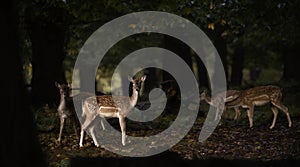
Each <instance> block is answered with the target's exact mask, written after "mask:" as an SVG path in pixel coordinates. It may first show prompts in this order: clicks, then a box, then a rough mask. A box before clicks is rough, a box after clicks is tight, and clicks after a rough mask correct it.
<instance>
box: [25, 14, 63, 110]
mask: <svg viewBox="0 0 300 167" xmlns="http://www.w3.org/2000/svg"><path fill="white" fill-rule="evenodd" d="M64 35H65V34H64V29H62V28H61V27H59V26H58V25H57V24H55V23H50V22H43V21H42V20H40V18H37V19H36V20H34V21H33V22H32V24H31V29H30V38H31V43H32V70H33V73H32V81H31V85H32V92H31V93H32V94H31V96H32V103H33V105H42V104H45V103H48V104H49V105H50V106H51V105H52V104H58V102H59V101H58V100H59V92H58V90H57V88H56V87H55V84H54V83H55V81H57V82H65V81H66V79H65V76H64V72H63V68H62V67H63V66H62V65H63V60H64V58H65V54H64V50H63V46H64V39H65V36H64Z"/></svg>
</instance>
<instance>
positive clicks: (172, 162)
mask: <svg viewBox="0 0 300 167" xmlns="http://www.w3.org/2000/svg"><path fill="white" fill-rule="evenodd" d="M299 164H300V160H274V161H255V160H226V159H221V158H210V159H207V160H184V159H182V158H181V156H180V155H178V154H177V153H174V152H170V151H166V152H163V153H161V154H158V155H154V156H151V157H143V158H123V159H118V158H73V159H71V165H70V166H72V167H82V166H85V167H92V166H93V167H94V166H112V167H124V166H132V167H135V166H140V167H153V166H155V167H167V166H171V167H175V166H186V167H189V166H190V167H194V166H202V167H220V166H222V167H239V166H243V167H276V166H277V167H279V166H280V167H281V166H282V167H294V166H295V167H296V166H299Z"/></svg>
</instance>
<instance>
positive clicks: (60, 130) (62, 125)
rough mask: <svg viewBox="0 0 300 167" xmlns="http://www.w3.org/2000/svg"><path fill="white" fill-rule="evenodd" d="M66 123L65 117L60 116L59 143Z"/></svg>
mask: <svg viewBox="0 0 300 167" xmlns="http://www.w3.org/2000/svg"><path fill="white" fill-rule="evenodd" d="M64 123H65V119H64V118H62V117H61V118H60V128H59V135H58V139H57V141H58V143H60V141H61V135H62V131H63V128H64Z"/></svg>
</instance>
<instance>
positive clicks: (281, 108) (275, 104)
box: [272, 102, 292, 127]
mask: <svg viewBox="0 0 300 167" xmlns="http://www.w3.org/2000/svg"><path fill="white" fill-rule="evenodd" d="M272 104H273V105H274V106H276V107H277V108H279V109H280V110H282V111H283V112H284V113H285V114H286V117H287V120H288V122H289V127H292V120H291V117H290V114H289V110H288V108H287V107H286V106H284V105H283V104H282V103H281V102H277V103H275V102H272Z"/></svg>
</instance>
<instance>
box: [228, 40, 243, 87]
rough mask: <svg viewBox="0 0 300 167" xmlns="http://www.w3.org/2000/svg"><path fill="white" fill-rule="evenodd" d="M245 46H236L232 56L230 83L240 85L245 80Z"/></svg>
mask: <svg viewBox="0 0 300 167" xmlns="http://www.w3.org/2000/svg"><path fill="white" fill-rule="evenodd" d="M244 54H245V51H244V47H243V46H241V45H239V46H236V47H235V49H234V53H233V58H232V66H231V78H230V83H231V85H232V86H240V85H241V84H242V80H243V68H244Z"/></svg>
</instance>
